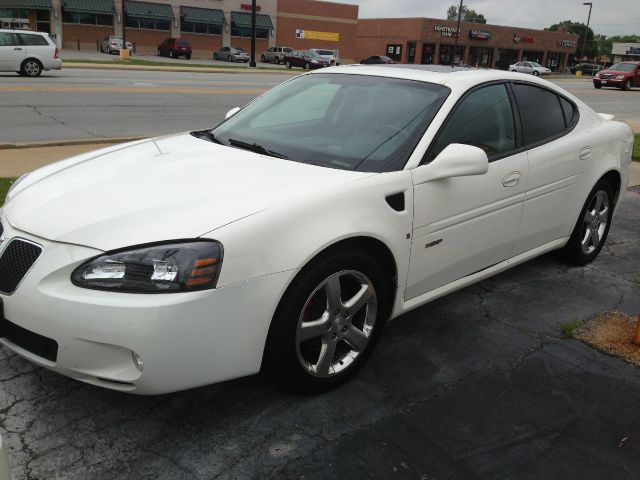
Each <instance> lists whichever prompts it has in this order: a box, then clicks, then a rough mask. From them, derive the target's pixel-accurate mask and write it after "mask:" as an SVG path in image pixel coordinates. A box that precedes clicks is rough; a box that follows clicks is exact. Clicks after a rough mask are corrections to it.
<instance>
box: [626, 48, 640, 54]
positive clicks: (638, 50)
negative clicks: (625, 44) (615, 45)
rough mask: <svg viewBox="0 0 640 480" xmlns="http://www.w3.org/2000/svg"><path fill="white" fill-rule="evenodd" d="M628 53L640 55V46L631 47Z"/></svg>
mask: <svg viewBox="0 0 640 480" xmlns="http://www.w3.org/2000/svg"><path fill="white" fill-rule="evenodd" d="M627 55H640V47H629V50H627Z"/></svg>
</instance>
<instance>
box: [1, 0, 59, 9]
mask: <svg viewBox="0 0 640 480" xmlns="http://www.w3.org/2000/svg"><path fill="white" fill-rule="evenodd" d="M0 8H24V9H29V10H51V0H0Z"/></svg>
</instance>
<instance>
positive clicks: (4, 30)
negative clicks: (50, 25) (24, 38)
mask: <svg viewBox="0 0 640 480" xmlns="http://www.w3.org/2000/svg"><path fill="white" fill-rule="evenodd" d="M0 32H2V33H36V34H38V35H49V34H48V33H46V32H36V31H35V30H30V29H28V28H0Z"/></svg>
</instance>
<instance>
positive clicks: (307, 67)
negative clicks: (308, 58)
mask: <svg viewBox="0 0 640 480" xmlns="http://www.w3.org/2000/svg"><path fill="white" fill-rule="evenodd" d="M309 67H310V65H309V62H305V63H304V66H303V67H302V68H303V69H304V70H309Z"/></svg>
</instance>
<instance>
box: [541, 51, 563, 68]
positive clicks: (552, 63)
mask: <svg viewBox="0 0 640 480" xmlns="http://www.w3.org/2000/svg"><path fill="white" fill-rule="evenodd" d="M562 55H563V54H562V53H551V52H550V53H548V54H547V64H546V65H545V66H546V67H547V68H548V69H549V70H551V71H552V72H557V71H558V70H559V69H560V65H562Z"/></svg>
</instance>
